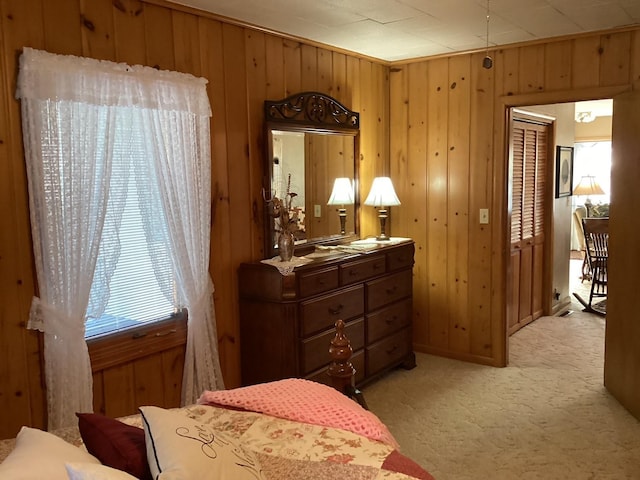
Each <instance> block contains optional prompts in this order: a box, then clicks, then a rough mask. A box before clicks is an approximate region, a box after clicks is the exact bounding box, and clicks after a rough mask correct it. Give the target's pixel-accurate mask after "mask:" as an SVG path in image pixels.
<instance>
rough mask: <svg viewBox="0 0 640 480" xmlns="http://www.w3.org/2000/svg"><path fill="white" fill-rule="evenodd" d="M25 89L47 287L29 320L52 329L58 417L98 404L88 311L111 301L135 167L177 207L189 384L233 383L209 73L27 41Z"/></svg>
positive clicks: (38, 258) (174, 233) (168, 210)
mask: <svg viewBox="0 0 640 480" xmlns="http://www.w3.org/2000/svg"><path fill="white" fill-rule="evenodd" d="M16 97H17V98H19V99H20V100H21V108H22V125H23V137H24V149H25V160H26V166H27V174H28V182H29V201H30V212H31V225H32V235H33V245H34V260H35V265H36V271H37V276H38V287H39V297H37V298H34V299H33V303H32V308H31V312H30V318H29V322H28V327H29V328H33V329H38V330H40V331H42V332H44V342H45V345H44V357H45V379H46V388H47V403H48V420H49V428H50V429H53V428H58V427H64V426H68V425H74V424H75V421H76V420H75V412H77V411H84V412H88V411H92V409H93V406H92V403H93V401H92V375H91V365H90V360H89V355H88V350H87V345H86V341H85V339H84V332H85V319H86V318H87V316H93V315H100V314H101V311H103V310H104V307H105V305H106V303H107V302H108V297H109V288H108V287H109V280H110V278H111V276H112V275H113V271H114V269H115V264H116V262H117V259H118V256H119V250H120V245H119V240H118V230H119V228H120V219H121V215H122V210H123V208H124V204H125V197H126V184H127V181H126V180H127V179H126V177H127V176H128V175H129V174H130V172H133V173H131V174H133V175H136V181H137V182H139V183H138V184H139V185H144V184H145V182H155V185H153V187H154V189H155V190H156V191H159V192H160V193H159V195H160V197H161V199H162V204H163V205H164V206H165V211H164V212H163V213H162V215H164V216H165V217H166V218H165V222H166V223H167V225H168V228H169V229H170V231H169V237H170V245H169V246H168V247H169V249H170V251H171V253H172V256H173V265H174V268H175V270H176V272H175V273H176V277H177V279H178V284H177V288H178V290H179V293H180V295H181V297H182V301H183V303H184V305H185V306H187V307H188V308H189V328H188V331H189V333H188V338H189V341H188V343H187V357H186V358H187V361H186V362H185V380H184V381H183V384H184V388H183V392H185V391H186V390H185V389H186V388H187V386H189V385H191V386H190V387H189V389H192V388H198V389H216V388H222V376H221V374H220V366H219V360H218V350H217V340H216V332H215V315H214V307H213V299H212V291H213V287H212V284H211V280H210V278H209V273H208V261H209V256H208V251H209V234H210V219H209V217H208V209H209V206H210V194H211V193H210V190H211V189H210V187H209V185H210V167H209V165H210V161H211V160H210V144H209V142H210V135H209V117H210V116H211V110H210V106H209V101H208V97H207V95H206V80H205V79H201V78H195V77H193V76H191V75H187V74H182V73H177V72H166V71H158V70H156V69H153V68H150V67H143V66H129V65H125V64H118V63H113V62H108V61H99V60H93V59H88V58H80V57H74V56H64V55H54V54H50V53H47V52H43V51H39V50H34V49H31V48H25V49H24V50H23V53H22V55H21V57H20V71H19V76H18V86H17V92H16ZM135 118H138V119H140V121H132V119H135ZM136 125H144V126H145V127H144V128H143V130H144V131H143V132H135V133H136V136H137V138H138V139H139V138H140V136H142V138H145V139H146V146H147V149H148V155H147V156H146V157H145V156H143V159H142V160H141V159H140V157H137V160H136V161H135V162H134V161H133V160H132V158H130V156H127V155H126V151H127V148H126V147H127V144H128V143H127V142H130V141H131V138H132V137H133V134H132V131H133V130H135V128H136V127H135V126H136ZM147 127H148V130H147ZM116 145H117V147H118V148H115V147H114V146H116ZM123 152H124V153H123ZM145 158H146V160H145ZM136 162H137V163H136ZM143 162H146V163H143ZM183 202H184V203H185V205H182V203H183ZM178 204H180V205H178ZM176 216H177V217H180V218H176ZM154 217H155V218H157V217H158V215H157V212H154ZM150 227H151V228H153V226H152V225H147V226H146V227H145V231H147V232H150V231H152V230H150ZM104 251H108V252H109V255H99V252H104ZM204 251H206V254H205V253H203V252H204ZM151 256H152V258H153V254H151ZM165 256H166V253H165ZM204 351H206V352H207V353H204ZM193 378H197V379H199V380H198V381H193V380H192V379H193ZM193 396H194V394H193V393H191V394H189V395H186V394H185V395H183V398H186V399H187V400H190V399H192V398H193Z"/></svg>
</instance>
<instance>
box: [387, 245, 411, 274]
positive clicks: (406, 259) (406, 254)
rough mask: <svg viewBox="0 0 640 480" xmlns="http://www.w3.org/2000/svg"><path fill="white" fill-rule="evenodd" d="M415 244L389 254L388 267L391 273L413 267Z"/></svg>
mask: <svg viewBox="0 0 640 480" xmlns="http://www.w3.org/2000/svg"><path fill="white" fill-rule="evenodd" d="M414 250H415V248H414V246H413V244H411V245H407V246H404V247H400V248H396V249H395V250H393V251H391V252H389V253H388V254H387V266H388V268H389V271H393V270H398V269H400V268H405V267H411V266H413V253H414Z"/></svg>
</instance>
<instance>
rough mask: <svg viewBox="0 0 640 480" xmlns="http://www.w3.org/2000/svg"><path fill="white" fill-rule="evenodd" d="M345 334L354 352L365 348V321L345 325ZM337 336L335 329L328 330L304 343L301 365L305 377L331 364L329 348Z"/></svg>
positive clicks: (360, 320)
mask: <svg viewBox="0 0 640 480" xmlns="http://www.w3.org/2000/svg"><path fill="white" fill-rule="evenodd" d="M344 333H345V335H346V336H347V338H348V339H349V341H350V342H351V348H352V349H353V350H360V349H361V348H363V347H364V320H363V319H359V320H355V321H351V322H349V323H347V324H346V325H345V328H344ZM335 335H336V331H335V329H333V328H332V329H330V330H327V331H326V332H324V333H320V334H318V335H315V336H313V337H311V338H308V339H306V340H303V341H302V351H301V356H300V365H301V368H302V373H303V375H306V374H308V373H310V372H312V371H314V370H316V369H318V368H320V367H322V366H326V365H328V364H329V361H330V356H329V347H330V346H331V340H333V338H334V337H335Z"/></svg>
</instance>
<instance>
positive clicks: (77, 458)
mask: <svg viewBox="0 0 640 480" xmlns="http://www.w3.org/2000/svg"><path fill="white" fill-rule="evenodd" d="M66 462H81V463H94V464H99V463H100V462H99V461H98V459H97V458H96V457H94V456H93V455H91V454H90V453H88V452H86V451H85V450H82V449H81V448H78V447H75V446H73V445H71V444H70V443H68V442H65V441H64V440H62V439H61V438H60V437H56V436H55V435H53V434H52V433H49V432H44V431H42V430H38V429H37V428H30V427H22V428H21V429H20V431H19V432H18V435H17V436H16V446H15V448H14V449H13V451H12V452H11V453H10V454H9V455H8V456H7V458H5V460H4V462H2V463H1V464H0V478H7V479H8V478H10V479H12V480H31V479H33V480H42V479H43V478H46V479H47V480H58V479H60V480H68V478H69V477H68V476H67V470H66V469H65V467H64V464H65V463H66Z"/></svg>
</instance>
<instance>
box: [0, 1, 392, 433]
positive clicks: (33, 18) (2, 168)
mask: <svg viewBox="0 0 640 480" xmlns="http://www.w3.org/2000/svg"><path fill="white" fill-rule="evenodd" d="M0 31H1V34H0V50H1V52H2V55H1V58H0V62H1V66H2V74H1V75H0V92H1V93H0V219H1V221H2V228H1V229H0V282H1V283H0V418H1V421H0V438H5V437H10V436H14V435H15V434H16V433H17V431H18V429H19V427H20V426H21V425H23V424H27V425H32V426H36V427H42V426H44V425H45V423H46V422H45V401H44V396H45V394H44V386H43V383H44V380H43V373H42V368H41V354H42V345H41V339H40V338H39V335H38V334H37V333H35V332H33V331H29V330H26V329H25V323H26V320H27V318H28V312H29V308H30V302H31V298H32V296H33V294H34V291H35V285H36V278H35V274H34V269H33V259H32V245H31V236H30V228H29V211H28V194H27V187H26V185H27V184H26V173H25V167H24V158H23V150H22V139H21V136H22V130H21V126H20V120H21V119H20V110H19V108H20V107H19V103H18V102H17V101H16V100H15V84H16V75H17V60H18V56H19V54H20V51H21V49H22V47H24V46H30V47H33V48H38V49H45V50H47V51H50V52H53V53H60V54H73V55H82V56H87V57H93V58H98V59H107V60H112V61H118V62H126V63H130V64H145V65H150V66H157V67H159V68H161V69H169V70H178V71H182V72H188V73H192V74H194V75H198V76H203V77H206V78H207V79H208V80H209V84H208V92H209V98H210V101H211V106H212V110H213V118H212V124H211V125H212V134H211V141H212V156H213V166H212V170H213V171H212V188H213V192H212V209H213V224H212V230H211V239H212V245H211V252H212V255H211V268H210V270H211V274H212V277H213V281H214V284H215V305H216V316H217V325H218V335H219V346H220V357H221V363H222V368H223V373H224V379H225V383H226V385H227V386H228V387H233V386H238V385H239V383H240V368H239V366H240V362H239V355H240V338H239V333H238V331H239V329H238V301H237V297H238V295H237V275H236V270H237V268H238V265H239V264H240V263H241V262H243V261H250V260H257V259H260V258H263V252H262V250H263V227H262V198H261V193H260V192H261V186H262V177H263V157H264V152H263V117H262V104H263V102H264V100H265V99H272V100H273V99H281V98H284V97H286V96H288V95H290V94H292V93H295V92H298V91H305V90H317V91H321V92H323V93H327V94H329V95H332V96H334V97H336V98H337V99H338V100H340V101H341V102H342V103H344V104H345V105H346V106H347V107H349V108H351V109H352V110H355V111H358V112H360V115H361V117H360V118H361V122H362V135H361V148H360V152H361V157H360V159H359V162H360V172H361V174H362V178H363V180H364V182H365V184H368V182H369V181H370V179H371V178H373V177H374V176H375V175H378V174H380V172H381V171H382V170H383V169H384V168H386V162H387V158H388V148H389V147H388V138H389V135H388V118H389V115H388V109H389V85H388V71H389V69H388V67H387V66H384V65H382V64H381V63H376V62H372V61H370V60H369V59H366V58H362V57H358V56H350V55H346V54H344V53H341V52H337V51H332V50H330V49H324V48H320V47H318V46H314V45H311V44H305V43H300V42H297V41H294V40H292V39H287V38H283V37H279V36H275V35H271V34H267V33H264V32H261V31H257V30H255V29H249V28H244V27H242V26H238V25H235V24H232V23H228V22H224V21H220V20H218V19H216V18H214V17H213V16H210V15H204V14H201V13H199V12H197V11H195V10H189V9H186V8H182V7H179V6H176V5H173V4H169V3H166V2H163V1H162V0H153V1H152V0H149V1H147V2H142V1H140V0H0ZM362 217H363V218H362V222H361V225H362V226H363V232H364V233H369V234H373V233H375V226H376V224H375V222H376V218H375V214H374V212H364V213H363V215H362ZM179 355H180V349H177V350H172V351H169V352H167V353H166V354H165V355H164V357H162V358H157V359H153V360H148V359H146V360H145V361H142V362H140V363H139V364H137V365H135V366H132V365H127V366H125V367H123V368H120V369H113V370H111V371H109V372H105V373H104V374H102V375H98V376H94V378H99V379H100V381H99V382H96V386H95V390H96V395H97V396H98V397H100V396H101V395H103V394H104V392H105V391H112V390H113V389H109V388H108V385H105V384H109V385H111V386H113V385H119V383H118V382H123V378H124V379H125V380H126V381H125V382H124V383H121V385H122V386H121V387H120V388H119V390H121V392H120V393H121V396H120V397H119V398H111V399H105V398H97V399H96V402H95V403H96V405H104V404H105V402H106V403H107V404H109V402H111V405H113V408H112V409H111V412H112V413H115V414H118V413H122V412H123V411H126V410H127V409H130V407H131V405H134V406H135V403H134V402H136V401H138V400H139V399H144V401H146V402H150V401H152V398H151V397H152V396H153V392H154V391H155V392H158V391H159V390H158V389H161V388H165V389H168V390H169V391H170V392H173V393H170V396H171V395H174V396H175V392H176V391H177V392H179V388H176V385H175V384H174V383H169V385H168V386H167V385H165V387H161V386H160V387H159V386H156V387H155V390H153V388H154V387H152V386H150V385H149V386H148V388H142V389H140V388H139V385H140V383H141V382H140V381H138V380H139V379H138V376H140V377H141V378H142V377H145V378H147V377H149V375H150V372H153V371H154V370H155V371H158V370H160V371H162V372H163V375H165V376H171V375H173V376H172V377H171V378H174V377H175V376H176V375H178V378H179V374H180V373H181V372H180V368H175V367H176V365H179V364H180V362H179V359H178V356H179ZM170 372H173V374H171V373H170ZM171 381H173V380H171ZM147 384H148V382H147ZM132 385H133V386H135V388H136V391H135V392H133V391H131V388H132V387H131V386H132ZM116 390H118V389H116Z"/></svg>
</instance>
